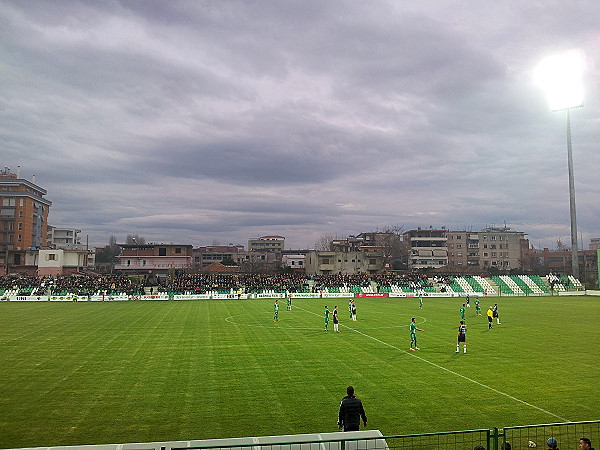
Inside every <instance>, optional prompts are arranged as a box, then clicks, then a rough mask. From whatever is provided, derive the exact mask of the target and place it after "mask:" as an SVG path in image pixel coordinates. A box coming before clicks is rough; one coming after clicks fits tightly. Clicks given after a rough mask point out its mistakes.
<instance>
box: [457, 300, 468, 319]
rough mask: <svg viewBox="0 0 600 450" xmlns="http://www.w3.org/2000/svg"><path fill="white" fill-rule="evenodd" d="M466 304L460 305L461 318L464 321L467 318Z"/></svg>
mask: <svg viewBox="0 0 600 450" xmlns="http://www.w3.org/2000/svg"><path fill="white" fill-rule="evenodd" d="M465 306H466V304H465V303H463V305H462V306H461V307H460V310H459V311H460V318H461V319H462V321H463V322H464V321H465V320H466V319H465V313H466V312H467V309H466V308H465Z"/></svg>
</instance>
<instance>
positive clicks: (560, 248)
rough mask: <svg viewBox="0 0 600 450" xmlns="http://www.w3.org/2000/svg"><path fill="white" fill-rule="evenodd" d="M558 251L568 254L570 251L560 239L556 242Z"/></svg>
mask: <svg viewBox="0 0 600 450" xmlns="http://www.w3.org/2000/svg"><path fill="white" fill-rule="evenodd" d="M556 250H557V251H559V252H566V251H568V250H569V249H568V248H567V246H566V245H565V243H564V242H563V241H562V239H561V238H558V239H557V240H556Z"/></svg>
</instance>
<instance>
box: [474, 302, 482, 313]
mask: <svg viewBox="0 0 600 450" xmlns="http://www.w3.org/2000/svg"><path fill="white" fill-rule="evenodd" d="M475 313H476V314H477V315H478V316H480V315H481V306H479V299H478V298H476V299H475Z"/></svg>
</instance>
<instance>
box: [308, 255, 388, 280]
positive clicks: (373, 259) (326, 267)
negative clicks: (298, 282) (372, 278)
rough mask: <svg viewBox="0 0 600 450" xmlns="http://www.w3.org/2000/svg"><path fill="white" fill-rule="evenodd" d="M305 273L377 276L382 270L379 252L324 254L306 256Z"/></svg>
mask: <svg viewBox="0 0 600 450" xmlns="http://www.w3.org/2000/svg"><path fill="white" fill-rule="evenodd" d="M305 265H306V267H305V270H306V273H307V274H311V275H338V274H357V273H366V274H371V275H374V274H377V273H379V272H381V271H382V270H383V253H381V252H363V251H357V252H324V251H317V250H310V251H309V252H308V253H307V254H306V263H305Z"/></svg>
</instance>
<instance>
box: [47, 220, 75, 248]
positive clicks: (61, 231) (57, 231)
mask: <svg viewBox="0 0 600 450" xmlns="http://www.w3.org/2000/svg"><path fill="white" fill-rule="evenodd" d="M80 233H81V230H78V229H76V228H62V227H55V226H52V225H48V231H47V234H46V245H47V246H48V247H52V248H76V247H79V246H81V237H80V235H79V234H80Z"/></svg>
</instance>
